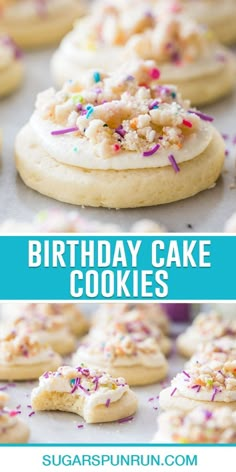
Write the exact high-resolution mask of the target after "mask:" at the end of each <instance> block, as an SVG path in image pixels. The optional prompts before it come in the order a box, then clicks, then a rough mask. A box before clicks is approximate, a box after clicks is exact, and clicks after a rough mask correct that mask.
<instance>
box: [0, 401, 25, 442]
mask: <svg viewBox="0 0 236 472" xmlns="http://www.w3.org/2000/svg"><path fill="white" fill-rule="evenodd" d="M7 400H8V397H7V395H4V394H3V393H2V392H0V444H10V443H26V442H28V439H29V435H30V431H29V428H28V426H27V425H26V424H24V423H23V421H21V420H19V418H18V416H17V415H18V413H19V412H18V411H15V410H9V409H8V408H6V406H5V405H6V402H7Z"/></svg>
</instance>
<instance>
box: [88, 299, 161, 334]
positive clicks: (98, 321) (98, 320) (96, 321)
mask: <svg viewBox="0 0 236 472" xmlns="http://www.w3.org/2000/svg"><path fill="white" fill-rule="evenodd" d="M137 311H138V316H139V319H140V320H142V321H144V322H150V323H153V324H154V326H156V327H158V328H160V330H161V331H162V332H163V333H164V334H168V333H169V331H170V322H169V319H168V317H167V315H166V313H165V311H164V310H163V308H162V306H161V304H159V303H103V304H101V305H100V306H99V308H98V309H97V310H96V312H95V313H94V315H93V318H92V324H93V325H94V326H95V327H98V326H101V327H102V328H105V327H106V326H107V325H108V323H110V322H112V321H126V320H129V317H130V316H131V317H132V313H133V312H135V313H137ZM130 312H131V313H130Z"/></svg>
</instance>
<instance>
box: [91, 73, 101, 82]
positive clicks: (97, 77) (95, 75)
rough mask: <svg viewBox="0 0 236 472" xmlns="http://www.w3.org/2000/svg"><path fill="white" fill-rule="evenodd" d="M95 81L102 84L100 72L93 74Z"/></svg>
mask: <svg viewBox="0 0 236 472" xmlns="http://www.w3.org/2000/svg"><path fill="white" fill-rule="evenodd" d="M93 80H94V82H95V83H96V84H97V83H98V82H101V75H100V74H99V72H94V74H93Z"/></svg>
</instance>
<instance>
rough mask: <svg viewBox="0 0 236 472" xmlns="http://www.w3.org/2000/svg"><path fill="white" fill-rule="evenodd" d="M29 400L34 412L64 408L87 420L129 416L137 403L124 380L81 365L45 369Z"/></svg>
mask: <svg viewBox="0 0 236 472" xmlns="http://www.w3.org/2000/svg"><path fill="white" fill-rule="evenodd" d="M31 402H32V407H33V409H34V410H36V411H43V410H60V411H67V412H71V413H75V414H77V415H79V416H82V417H83V418H84V420H85V421H86V423H107V422H111V421H117V420H119V419H122V418H125V417H130V416H131V415H133V414H134V413H135V412H136V410H137V406H138V405H137V399H136V396H135V394H134V393H133V392H132V391H131V390H130V389H129V387H128V385H127V384H126V383H125V380H124V379H122V378H113V377H111V376H110V375H109V374H107V373H106V372H103V371H102V370H97V369H91V368H89V369H88V368H87V367H84V366H78V367H74V368H73V367H67V366H64V367H60V368H59V369H58V370H57V371H56V372H46V373H45V374H44V375H43V376H42V377H40V379H39V386H38V387H37V388H35V389H34V390H33V391H32V397H31Z"/></svg>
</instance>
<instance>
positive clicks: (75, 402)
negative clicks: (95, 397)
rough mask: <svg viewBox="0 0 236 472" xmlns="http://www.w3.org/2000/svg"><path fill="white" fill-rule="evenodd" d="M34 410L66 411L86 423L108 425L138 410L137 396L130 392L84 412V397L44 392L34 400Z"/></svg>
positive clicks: (34, 397)
mask: <svg viewBox="0 0 236 472" xmlns="http://www.w3.org/2000/svg"><path fill="white" fill-rule="evenodd" d="M32 408H33V409H34V410H36V411H43V410H44V411H55V410H58V411H66V412H69V413H75V414H77V415H79V416H82V417H83V418H84V420H85V421H86V423H108V422H112V421H117V420H119V419H122V418H125V417H128V416H130V415H133V414H134V413H135V412H136V410H137V408H138V403H137V398H136V395H135V394H134V393H133V392H132V391H131V390H129V391H128V392H125V393H124V395H123V396H122V397H121V399H120V400H118V401H116V402H113V403H110V405H109V407H106V405H97V406H95V407H93V408H90V409H89V410H84V397H82V396H81V397H79V396H78V397H76V398H75V395H71V394H70V393H61V392H47V391H42V392H40V393H38V394H37V395H36V396H33V398H32Z"/></svg>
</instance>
